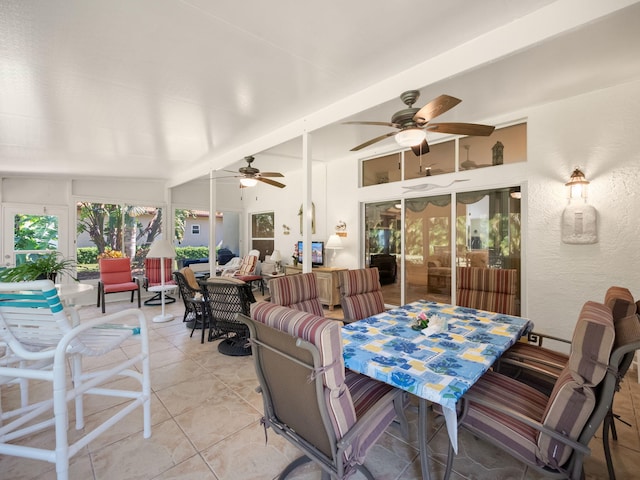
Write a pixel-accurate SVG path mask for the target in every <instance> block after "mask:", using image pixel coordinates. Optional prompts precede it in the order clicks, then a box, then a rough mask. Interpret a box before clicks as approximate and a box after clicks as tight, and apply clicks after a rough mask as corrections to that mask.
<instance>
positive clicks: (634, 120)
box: [524, 82, 640, 337]
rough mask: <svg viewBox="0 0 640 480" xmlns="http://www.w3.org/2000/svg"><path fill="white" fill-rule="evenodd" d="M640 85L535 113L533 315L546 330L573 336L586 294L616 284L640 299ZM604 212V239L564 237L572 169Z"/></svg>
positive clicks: (530, 243)
mask: <svg viewBox="0 0 640 480" xmlns="http://www.w3.org/2000/svg"><path fill="white" fill-rule="evenodd" d="M638 112H640V83H639V82H635V83H631V84H627V85H623V86H619V87H615V88H609V89H606V90H602V91H597V92H593V93H590V94H587V95H581V96H578V97H574V98H570V99H566V100H563V101H560V102H556V103H553V104H549V105H545V106H542V107H538V108H534V109H532V110H531V111H530V112H528V114H529V123H528V126H529V133H528V144H529V162H528V168H529V174H528V187H529V192H528V202H527V205H528V210H527V214H528V234H527V245H526V250H525V258H524V260H525V262H526V286H527V289H528V297H527V301H528V305H527V307H526V311H527V312H528V313H527V314H528V316H529V317H530V318H531V319H532V320H533V321H534V322H535V323H536V327H537V328H538V329H540V330H543V331H546V332H548V333H551V334H557V335H562V336H565V337H566V336H567V335H569V334H570V332H571V331H572V330H573V326H574V324H575V321H576V319H577V316H578V313H579V311H580V308H581V307H582V305H583V303H584V302H585V301H587V300H597V301H602V300H603V297H604V293H605V291H606V289H607V288H608V287H609V286H611V285H620V286H626V287H628V288H629V289H630V290H631V292H632V293H633V294H634V297H640V273H639V267H640V249H639V248H638V243H639V241H640V240H639V238H640V222H639V221H638V218H640V202H639V201H638V200H639V195H638V187H639V185H640V135H638V133H637V132H638V131H640V115H639V114H638ZM576 165H580V166H581V167H582V168H583V171H584V173H585V175H586V177H587V179H588V180H589V181H590V182H591V184H590V185H589V198H588V202H589V204H591V205H593V206H594V207H595V208H596V209H597V211H598V236H599V240H598V243H596V244H593V245H568V244H564V243H562V241H561V228H560V227H561V216H562V211H563V209H564V208H565V206H566V205H567V203H568V200H567V187H565V186H564V183H565V182H567V181H568V179H569V176H570V174H571V171H572V169H573V167H575V166H576Z"/></svg>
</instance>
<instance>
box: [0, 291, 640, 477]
mask: <svg viewBox="0 0 640 480" xmlns="http://www.w3.org/2000/svg"><path fill="white" fill-rule="evenodd" d="M130 306H131V304H130V303H129V302H126V301H125V302H117V303H109V304H108V306H107V312H109V313H111V312H115V311H117V310H120V309H125V308H129V307H130ZM166 308H167V311H168V312H171V313H174V314H175V315H176V318H175V319H174V320H173V321H170V322H167V323H152V322H151V321H150V320H151V319H152V318H153V316H155V315H157V314H158V313H159V310H160V307H143V311H144V312H145V314H146V316H147V319H148V320H149V326H150V330H151V331H150V337H151V366H152V374H151V382H152V389H153V398H152V422H153V427H152V436H151V438H150V439H147V440H145V439H144V438H143V437H142V432H141V430H142V415H141V411H140V409H138V411H137V412H136V413H134V414H131V415H130V416H129V417H128V418H127V419H125V420H124V421H121V422H120V423H119V424H118V425H116V426H115V427H113V428H112V429H110V430H109V431H108V432H107V433H106V434H104V435H102V436H101V437H99V438H98V439H97V440H95V441H94V442H92V443H91V444H89V446H88V447H87V448H86V449H85V450H83V451H82V452H81V453H79V454H78V455H76V456H75V457H74V458H73V459H72V464H71V467H70V477H71V478H72V479H82V480H86V479H95V480H106V479H109V480H111V479H119V480H126V479H173V478H180V479H198V480H206V479H212V480H213V479H217V480H250V479H260V480H262V479H273V478H277V475H278V473H279V472H280V471H281V470H282V468H283V467H284V466H285V465H286V464H288V463H289V462H290V461H291V460H292V459H293V458H296V457H297V456H298V452H297V450H296V449H295V448H294V447H292V446H290V445H289V444H288V443H287V442H285V441H283V440H282V439H281V438H280V437H279V436H277V435H275V434H273V433H269V436H268V439H269V440H268V442H267V443H265V432H264V430H263V428H262V427H261V426H260V417H261V411H262V403H261V399H260V396H259V394H257V393H256V392H255V387H256V385H257V382H256V378H255V373H254V370H253V364H252V358H251V357H228V356H224V355H221V354H219V353H218V350H217V342H212V343H208V342H205V343H204V344H201V343H200V338H199V335H198V332H197V331H196V334H194V336H193V337H192V338H190V336H189V335H190V333H191V332H190V330H188V329H187V328H186V327H185V325H184V324H183V323H182V314H183V311H184V307H183V305H182V303H181V302H176V303H174V304H172V305H168V306H167V307H166ZM326 313H327V316H334V317H336V318H340V316H341V312H340V309H339V308H337V309H336V310H335V311H333V312H329V311H328V310H326ZM96 315H100V313H99V309H97V308H96V307H95V306H84V307H82V309H81V316H82V317H83V318H90V317H93V316H96ZM636 378H637V376H636V375H635V372H633V373H631V374H630V375H629V376H628V377H627V379H626V380H625V381H624V382H623V384H622V389H621V391H620V392H619V393H618V394H617V395H616V403H615V408H614V411H615V412H616V413H618V414H620V415H621V416H622V418H623V419H624V420H625V421H627V422H629V423H631V427H628V426H626V425H624V424H622V423H620V422H617V430H618V441H617V442H613V455H614V458H615V465H616V473H617V478H618V479H631V478H640V455H639V452H640V436H639V434H638V418H639V417H640V412H638V409H640V386H639V385H638V384H637V383H636V381H635V379H636ZM43 387H44V385H34V387H33V389H32V391H33V394H34V395H43V394H45V390H43ZM39 390H40V391H39ZM16 400H17V389H16V388H15V387H7V386H3V387H2V404H3V405H4V406H5V408H7V407H10V406H11V405H12V404H15V402H16ZM412 405H415V403H414V404H412ZM109 406H110V405H105V404H104V403H99V404H96V403H92V402H88V405H87V412H88V413H89V415H88V418H87V423H88V424H94V423H97V422H99V421H100V418H101V417H102V416H103V415H104V414H105V411H107V410H106V409H108V408H109ZM408 417H409V420H410V426H411V428H410V438H409V440H408V441H407V440H405V439H403V438H402V437H401V435H400V434H399V431H398V429H397V428H396V427H395V426H393V425H392V426H391V427H389V429H388V431H387V432H385V434H384V435H383V436H382V438H381V439H380V441H379V442H378V443H377V444H376V445H375V446H374V447H373V449H372V450H371V451H370V452H369V455H368V457H367V462H366V464H367V466H368V467H369V468H370V470H371V471H372V472H373V474H374V476H375V477H376V478H377V479H380V480H410V479H418V478H420V465H419V460H418V449H417V448H418V447H417V438H416V436H417V408H416V407H415V406H410V407H409V409H408ZM431 424H432V430H431V433H432V437H433V439H432V441H431V442H430V444H429V445H430V450H431V458H432V461H431V470H432V472H433V474H434V478H441V477H442V473H443V471H444V466H443V464H444V461H445V460H446V456H445V455H446V445H447V441H448V438H447V435H446V431H445V430H444V429H441V428H439V427H440V426H441V423H440V422H439V421H438V420H437V419H436V420H435V421H432V422H431ZM71 431H73V427H71ZM53 438H54V437H53V432H52V431H45V432H43V433H40V434H38V435H36V436H34V438H33V443H34V444H38V445H42V444H49V445H51V444H52V442H53ZM591 448H592V451H593V454H592V456H591V457H590V458H588V459H587V461H586V466H585V471H586V478H587V479H605V478H607V470H606V465H605V462H604V456H603V450H602V442H601V437H600V436H598V437H597V438H595V439H594V440H593V441H592V443H591ZM454 472H455V473H454V474H453V475H452V478H453V479H454V480H460V479H492V480H493V479H498V478H499V479H507V478H509V479H538V478H542V477H541V476H540V475H539V474H537V473H535V472H531V471H528V470H527V469H526V467H525V466H524V465H522V464H521V463H519V462H518V461H516V460H514V459H513V458H511V457H509V456H508V455H505V454H503V453H501V452H500V451H498V450H496V449H495V448H493V447H492V446H490V445H488V444H486V443H485V442H483V441H481V440H478V439H476V438H474V437H473V436H471V435H469V434H468V433H466V432H464V431H462V432H461V434H460V441H459V453H458V455H457V457H456V459H455V462H454ZM0 478H1V479H5V480H8V479H16V480H17V479H25V480H26V479H38V480H48V479H53V478H55V469H54V466H53V465H52V464H48V463H46V462H41V461H35V460H26V459H21V458H18V457H8V456H1V455H0ZM291 478H294V479H295V480H306V479H312V478H319V472H318V471H317V470H315V469H314V468H310V467H307V468H304V469H301V471H299V472H296V474H295V475H294V476H292V477H291ZM353 478H354V480H361V479H362V478H364V477H363V476H362V475H360V474H357V475H355V476H354V477H353Z"/></svg>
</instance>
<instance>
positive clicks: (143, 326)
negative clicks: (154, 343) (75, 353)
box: [55, 308, 148, 362]
mask: <svg viewBox="0 0 640 480" xmlns="http://www.w3.org/2000/svg"><path fill="white" fill-rule="evenodd" d="M73 312H75V310H69V313H71V316H72V318H73V317H74V313H73ZM75 315H76V316H77V312H75ZM124 319H135V320H136V321H135V322H132V324H131V327H132V332H133V327H136V328H137V329H138V332H139V333H138V332H136V333H138V334H139V335H140V336H141V337H142V338H143V339H144V341H145V342H148V331H147V320H146V318H145V316H144V313H143V312H142V310H140V309H138V308H128V309H127V310H122V311H120V312H116V313H112V314H109V315H105V316H102V317H97V318H92V319H90V320H84V321H82V322H81V323H80V324H79V325H75V326H73V328H71V330H69V331H68V332H67V333H66V334H65V335H64V336H63V337H62V339H60V342H58V345H57V347H56V354H55V361H56V362H58V361H64V357H65V355H66V352H67V348H68V346H69V344H70V343H71V342H72V341H73V340H74V339H75V338H77V337H78V336H79V335H80V334H82V333H83V332H85V331H87V330H89V329H92V328H99V327H100V326H106V325H109V326H112V325H114V323H115V322H119V321H122V320H124ZM123 325H125V326H129V324H123ZM110 328H113V327H110Z"/></svg>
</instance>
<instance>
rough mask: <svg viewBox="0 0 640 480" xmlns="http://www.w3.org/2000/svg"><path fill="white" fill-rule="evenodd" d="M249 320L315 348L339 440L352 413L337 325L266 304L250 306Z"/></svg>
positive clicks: (354, 419)
mask: <svg viewBox="0 0 640 480" xmlns="http://www.w3.org/2000/svg"><path fill="white" fill-rule="evenodd" d="M251 318H252V319H253V320H254V321H256V322H260V323H264V324H265V325H267V326H269V327H272V328H275V329H277V330H281V331H283V332H286V333H288V334H289V335H292V336H294V337H297V338H301V339H303V340H306V341H308V342H309V343H312V344H313V345H315V346H316V347H317V348H318V351H319V355H320V365H321V367H320V368H321V371H319V372H316V373H317V374H319V375H322V381H323V384H324V385H325V387H326V390H325V399H326V401H327V407H328V410H329V416H330V418H331V423H332V424H333V427H334V429H335V432H336V436H337V437H338V438H342V436H344V434H345V433H346V432H348V431H349V429H350V428H351V427H352V426H353V425H354V424H355V422H356V411H355V408H354V405H353V401H352V399H351V394H350V393H349V389H348V388H347V386H346V385H345V368H344V359H343V357H342V335H341V333H340V326H341V324H340V322H336V321H335V320H331V319H328V318H324V317H319V316H317V315H313V314H311V313H306V312H301V311H299V310H293V309H291V308H287V307H283V306H281V305H274V304H272V303H269V302H257V303H254V304H252V305H251Z"/></svg>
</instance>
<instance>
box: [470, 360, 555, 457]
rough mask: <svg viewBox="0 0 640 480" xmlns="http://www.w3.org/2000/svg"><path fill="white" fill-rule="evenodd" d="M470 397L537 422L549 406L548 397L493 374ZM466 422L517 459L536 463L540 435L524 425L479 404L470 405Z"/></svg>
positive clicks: (487, 374)
mask: <svg viewBox="0 0 640 480" xmlns="http://www.w3.org/2000/svg"><path fill="white" fill-rule="evenodd" d="M469 394H470V395H473V396H474V397H477V398H479V399H482V400H486V401H491V402H494V403H497V404H499V405H508V406H509V407H510V408H512V409H513V410H515V411H516V412H518V413H521V414H523V415H525V416H526V417H528V418H531V419H533V420H537V421H540V420H541V419H542V415H543V413H544V409H545V407H546V405H547V402H548V397H547V396H546V395H544V394H542V393H541V392H539V391H538V390H536V389H535V388H533V387H530V386H529V385H525V384H524V383H521V382H518V381H517V380H514V379H512V378H509V377H506V376H504V375H500V374H499V373H495V372H493V371H491V370H490V371H488V372H486V373H485V374H484V375H483V376H482V377H480V379H479V380H478V381H477V382H476V383H475V384H474V385H473V386H472V387H471V388H470V389H469ZM463 422H464V424H465V426H466V427H467V428H469V429H470V430H471V431H472V432H477V433H478V434H481V435H482V436H486V437H490V438H492V439H494V440H495V441H497V442H499V443H500V444H501V445H503V446H504V448H505V449H506V450H507V451H508V452H510V453H511V454H512V455H513V456H515V457H516V458H520V459H522V460H523V461H525V462H529V463H531V462H535V461H536V451H537V448H538V447H537V443H536V441H537V436H538V431H537V430H536V429H534V428H532V427H530V426H528V425H526V424H525V423H523V422H519V421H517V420H515V419H512V418H510V417H508V416H507V415H504V414H501V413H498V412H496V411H495V410H492V409H491V408H489V407H484V406H481V405H478V404H477V403H470V406H469V410H468V413H467V416H466V417H465V418H464V419H463Z"/></svg>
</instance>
